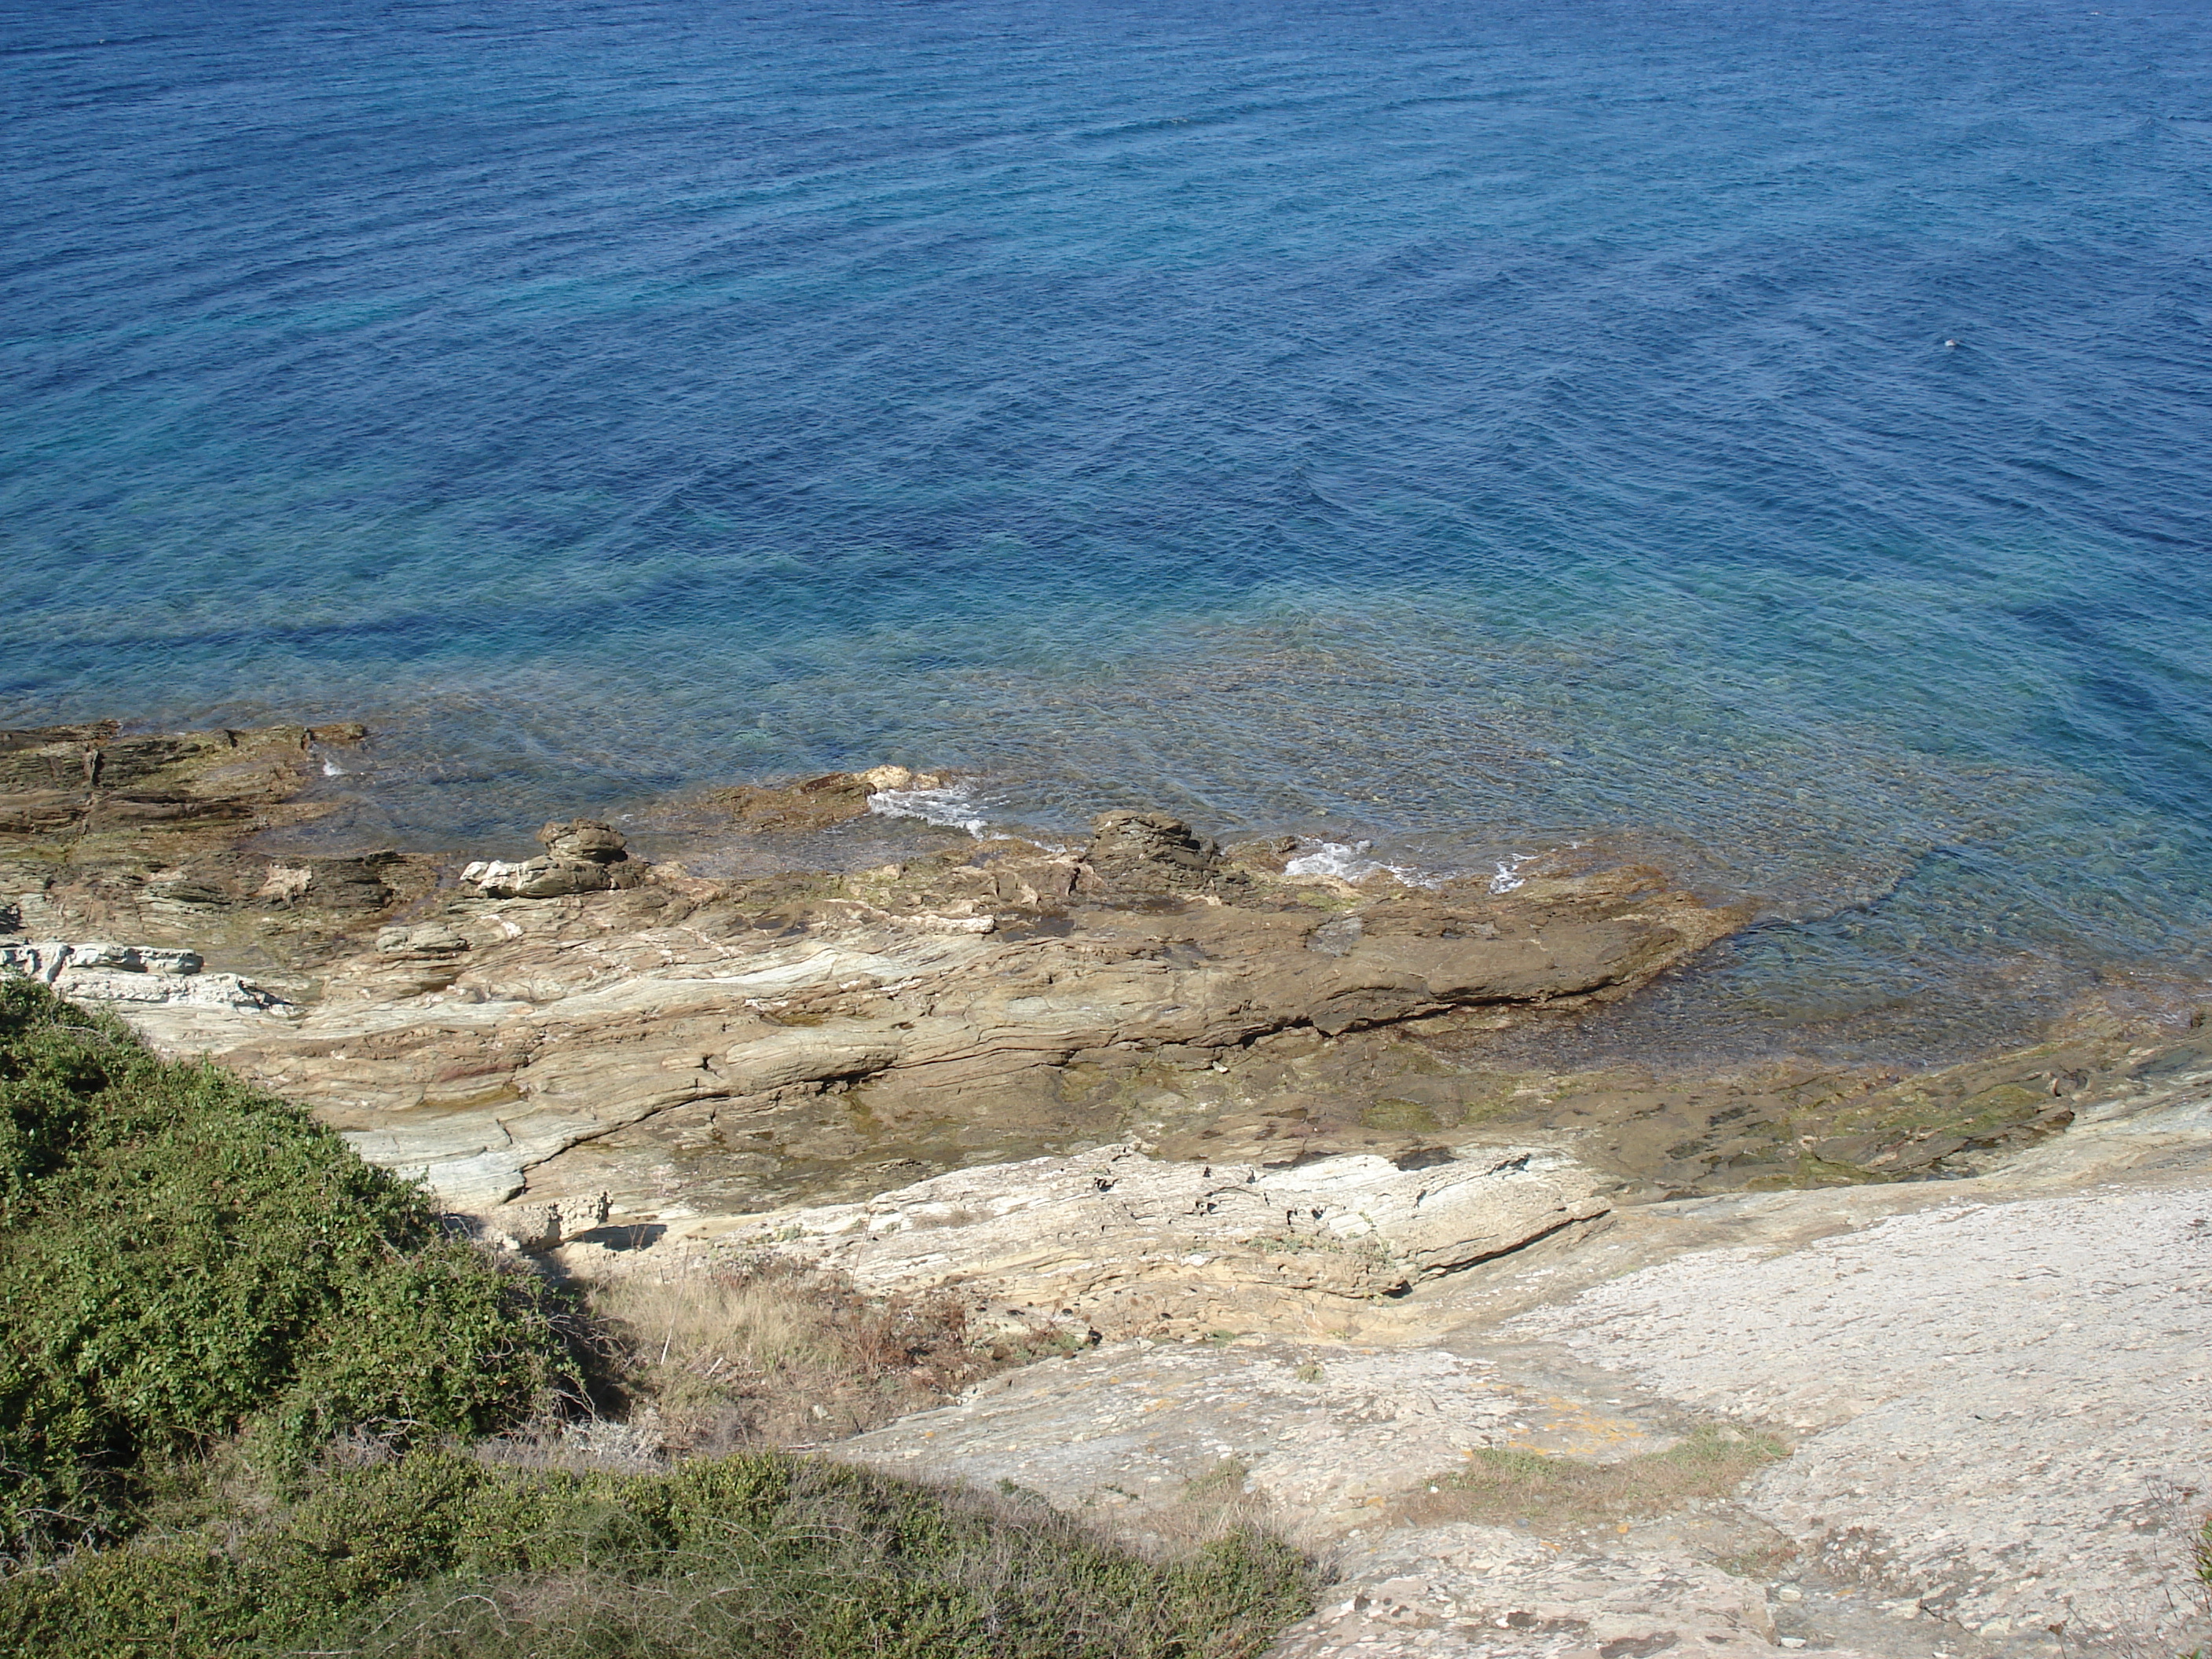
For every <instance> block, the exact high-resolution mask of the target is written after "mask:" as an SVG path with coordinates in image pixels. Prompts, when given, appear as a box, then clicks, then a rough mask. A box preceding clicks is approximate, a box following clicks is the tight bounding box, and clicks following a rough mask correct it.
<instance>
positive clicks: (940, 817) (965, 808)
mask: <svg viewBox="0 0 2212 1659" xmlns="http://www.w3.org/2000/svg"><path fill="white" fill-rule="evenodd" d="M868 811H871V812H873V813H875V814H877V815H878V817H886V818H920V819H921V821H922V822H923V823H934V824H939V825H942V826H943V827H944V828H945V829H965V830H966V831H967V832H968V833H969V835H971V836H974V837H975V839H976V840H977V841H981V840H982V839H983V836H984V832H985V830H986V829H987V828H988V827H989V826H988V824H987V822H986V821H985V820H984V818H983V817H981V814H979V813H978V812H977V811H975V792H974V791H973V790H971V789H969V787H968V786H967V785H966V784H958V783H957V784H954V785H952V786H951V787H950V788H946V789H878V790H877V791H876V793H874V794H872V795H871V796H869V797H868Z"/></svg>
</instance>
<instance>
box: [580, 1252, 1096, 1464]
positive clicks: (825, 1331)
mask: <svg viewBox="0 0 2212 1659" xmlns="http://www.w3.org/2000/svg"><path fill="white" fill-rule="evenodd" d="M582 1288H583V1290H584V1293H585V1297H586V1303H587V1304H588V1306H589V1308H590V1310H591V1313H592V1316H593V1318H594V1319H595V1320H596V1321H597V1322H599V1326H600V1328H601V1329H602V1330H603V1331H604V1332H605V1334H607V1335H608V1337H609V1338H610V1339H611V1343H612V1346H613V1348H614V1350H615V1352H614V1353H613V1355H612V1359H613V1367H612V1368H613V1370H614V1371H615V1372H616V1374H617V1377H618V1378H619V1386H620V1390H621V1392H622V1394H623V1395H625V1396H627V1398H626V1400H625V1401H624V1403H625V1404H626V1405H627V1407H628V1413H629V1419H630V1420H631V1422H632V1423H633V1424H635V1425H641V1426H642V1425H650V1426H651V1428H652V1429H653V1431H655V1432H656V1433H657V1435H658V1436H659V1438H660V1439H661V1440H662V1442H663V1443H665V1445H666V1446H667V1447H668V1448H669V1449H671V1450H672V1451H676V1452H678V1453H706V1454H720V1453H722V1452H726V1451H730V1450H732V1449H737V1448H740V1447H750V1446H797V1445H806V1444H811V1443H816V1442H819V1441H823V1440H832V1439H838V1438H842V1437H845V1436H848V1435H854V1434H860V1433H863V1432H865V1431H867V1430H869V1429H872V1428H875V1427H877V1426H878V1425H880V1424H884V1423H887V1422H889V1421H890V1419H893V1418H895V1417H898V1416H901V1415H902V1414H904V1413H908V1412H913V1411H921V1410H926V1409H927V1408H928V1407H932V1406H934V1405H937V1404H939V1403H941V1402H942V1401H945V1399H947V1398H949V1397H950V1396H951V1395H956V1394H957V1393H958V1392H959V1391H960V1390H961V1389H964V1388H966V1387H968V1386H969V1384H970V1383H975V1382H979V1381H981V1379H982V1378H984V1377H987V1376H992V1375H994V1373H996V1372H998V1371H1001V1370H1007V1369H1009V1368H1011V1367H1012V1366H1016V1365H1022V1364H1028V1363H1030V1361H1031V1360H1035V1359H1040V1358H1045V1357H1047V1356H1048V1355H1050V1354H1054V1353H1065V1352H1068V1350H1069V1349H1070V1348H1071V1347H1073V1346H1075V1342H1074V1340H1073V1339H1071V1338H1070V1337H1069V1336H1068V1335H1067V1334H1066V1333H1065V1332H1063V1331H1061V1330H1059V1329H1057V1328H1054V1327H1052V1326H1050V1325H1048V1324H1044V1323H1042V1322H1038V1323H1036V1324H1034V1325H1026V1326H1025V1325H1020V1324H1016V1325H1014V1326H1012V1327H1011V1328H1009V1327H1007V1326H1006V1325H1003V1324H998V1325H994V1326H992V1327H990V1328H979V1325H978V1322H976V1321H975V1319H974V1318H973V1317H972V1316H971V1314H970V1310H969V1307H968V1305H967V1304H965V1303H964V1302H963V1301H962V1300H961V1299H960V1298H958V1297H955V1296H951V1295H949V1294H943V1293H939V1294H933V1295H921V1296H888V1297H885V1296H870V1295H868V1294H866V1293H865V1292H863V1291H860V1290H859V1289H858V1288H856V1287H855V1286H854V1284H853V1282H852V1281H851V1280H850V1279H848V1278H847V1277H845V1276H844V1275H843V1274H842V1273H829V1272H825V1271H823V1270H821V1269H818V1268H815V1267H806V1266H804V1265H801V1264H799V1263H795V1262H791V1261H784V1260H782V1259H781V1258H780V1257H775V1256H767V1255H763V1256H757V1257H751V1258H745V1259H741V1260H729V1259H720V1260H713V1259H710V1260H705V1261H700V1260H696V1259H695V1260H693V1261H689V1262H685V1263H683V1264H680V1265H676V1266H671V1267H668V1268H665V1269H663V1270H662V1271H661V1272H659V1273H653V1274H647V1273H629V1274H624V1275H623V1276H621V1277H618V1278H609V1279H601V1280H599V1281H596V1282H592V1283H589V1284H586V1285H584V1286H583V1287H582Z"/></svg>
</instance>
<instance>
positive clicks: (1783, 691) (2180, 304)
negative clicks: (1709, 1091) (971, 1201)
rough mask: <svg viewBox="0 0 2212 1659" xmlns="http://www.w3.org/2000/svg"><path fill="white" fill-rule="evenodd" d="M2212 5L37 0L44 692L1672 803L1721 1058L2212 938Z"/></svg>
mask: <svg viewBox="0 0 2212 1659" xmlns="http://www.w3.org/2000/svg"><path fill="white" fill-rule="evenodd" d="M2208 21H2212V5H2208V4H2207V3H2203V0H2199V3H2195V4H2172V3H2156V4H2137V5H2120V6H2108V7H2102V8H2097V9H2091V8H2087V7H2081V6H2065V5H2058V4H2055V3H2047V0H1976V3H1967V4H1963V5H1954V6H1950V7H1946V8H1943V9H1941V10H1940V11H1934V10H1930V9H1926V8H1911V7H1906V6H1903V5H1894V4H1879V3H1877V4H1857V5H1851V6H1848V7H1847V6H1844V5H1842V4H1838V3H1826V0H1777V3H1714V4H1702V5H1700V4H1686V3H1660V4H1656V5H1653V4H1638V5H1634V6H1631V5H1626V4H1619V3H1607V0H1599V3H1592V4H1588V5H1584V6H1580V7H1577V8H1571V9H1563V8H1559V7H1544V6H1537V5H1533V4H1528V3H1525V0H1499V3H1496V4H1492V5H1487V6H1484V7H1480V8H1473V7H1452V6H1445V5H1439V4H1418V3H1408V4H1388V3H1373V4H1350V3H1342V4H1290V3H1285V4H1279V5H1269V6H1260V5H1237V4H1229V5H1218V4H1209V5H1204V6H1200V5H1198V4H1194V3H1190V4H1163V3H1137V4H1129V5H1123V6H1118V7H1113V8H1107V7H1103V6H1097V5H1085V4H1054V5H1046V4H1043V3H1041V0H935V3H927V4H918V3H910V4H898V3H887V4H877V5H872V6H866V7H862V6H852V5H835V4H832V5H817V6H799V5H794V4H790V3H775V0H756V3H753V4H750V5H749V6H727V5H724V6H716V5H709V4H707V3H704V0H696V3H676V0H597V3H572V4H562V3H553V4H547V3H538V4H533V5H530V6H522V5H519V4H512V3H500V0H491V3H471V4H469V5H466V6H463V5H459V4H455V3H450V0H407V3H377V4H369V3H313V0H294V3H277V0H246V3H242V4H240V5H238V6H235V7H233V8H228V9H225V10H223V11H222V13H220V14H212V13H209V12H207V11H205V9H199V8H186V7H184V6H182V5H180V4H178V3H174V0H93V3H89V4H87V5H82V6H79V7H75V8H71V9H69V10H68V11H67V12H65V13H56V12H53V11H52V10H46V9H40V10H33V9H30V8H28V7H26V6H22V5H21V4H17V3H0V89H4V97H5V105H4V107H5V110H6V115H7V122H8V129H9V135H10V142H9V152H10V167H9V176H8V180H7V183H6V185H5V186H4V194H0V226H4V229H5V236H4V240H0V353H3V354H4V359H0V360H4V362H5V364H6V367H7V371H8V380H9V387H10V394H9V398H7V399H6V400H5V401H4V403H0V723H5V724H8V725H16V726H21V725H28V724H35V723H40V722H44V721H52V720H76V719H89V718H98V717H106V716H119V717H123V718H125V719H128V720H131V721H132V722H134V723H135V724H137V725H140V726H181V725H190V724H194V723H207V722H213V721H224V722H228V723H231V724H245V723H250V722H252V721H254V720H267V719H334V718H353V719H363V720H368V721H369V722H370V723H371V724H372V725H374V726H375V727H376V728H377V729H378V733H379V738H378V743H377V744H376V745H375V747H374V750H372V751H371V753H370V754H369V756H368V757H367V763H366V764H365V765H363V764H361V763H356V762H355V761H347V762H346V763H345V764H346V765H348V766H349V767H355V768H356V772H355V775H351V776H349V777H344V778H338V779H335V780H333V781H332V783H331V787H332V789H333V790H334V791H335V792H340V793H344V794H345V795H346V796H347V797H348V798H349V812H348V816H347V817H346V820H345V821H346V823H348V824H349V825H350V826H352V827H353V829H355V830H356V831H357V832H358V833H361V834H364V835H367V834H372V833H373V834H374V835H375V836H377V837H379V838H381V839H386V840H391V841H396V842H401V843H404V844H409V845H416V846H426V847H428V846H440V847H447V846H461V845H467V846H474V847H483V848H486V849H487V850H507V849H510V848H516V847H519V846H520V844H523V843H525V842H526V837H527V831H528V829H529V828H530V827H531V826H532V825H533V824H535V823H537V822H538V821H540V820H542V819H543V818H544V817H549V816H555V815H559V816H567V815H568V814H569V813H571V812H574V811H587V810H589V811H621V810H626V809H629V808H631V807H635V806H637V805H639V804H641V803H643V802H646V801H647V800H650V799H654V798H657V797H663V796H666V795H668V794H671V793H681V792H683V791H684V790H687V789H692V788H696V787H701V786H704V785H708V784H714V783H723V782H728V781H733V780H737V779H744V778H755V779H757V778H767V777H774V776H778V775H789V774H793V773H801V772H807V771H814V770H821V769H829V768H833V767H842V766H854V765H870V764H875V763H882V762H886V761H896V762H902V763H908V764H911V765H918V766H925V767H950V768H957V769H964V770H966V771H968V772H969V773H971V774H972V775H974V778H975V799H976V801H977V803H978V806H977V810H978V811H982V812H985V813H986V814H987V816H989V817H991V818H992V819H993V820H994V821H995V822H1000V823H1006V824H1010V825H1014V826H1020V827H1025V828H1027V829H1030V830H1032V831H1033V832H1035V833H1038V834H1044V835H1051V834H1055V833H1066V832H1069V831H1072V830H1073V829H1075V828H1076V827H1078V826H1079V824H1080V823H1081V822H1082V820H1083V819H1084V818H1085V817H1086V816H1087V815H1088V814H1089V813H1091V812H1092V811H1097V810H1099V809H1101V808H1103V807H1107V806H1115V805H1131V804H1139V805H1158V806H1162V807H1165V808H1168V809H1170V810H1172V811H1177V812H1179V813H1181V814H1182V815H1183V816H1186V817H1189V818H1191V819H1192V820H1193V821H1194V823H1199V824H1200V826H1201V827H1203V828H1205V829H1207V830H1209V831H1212V832H1213V833H1216V834H1221V835H1225V836H1237V835H1240V834H1248V833H1281V832H1285V831H1287V832H1293V833H1297V834H1301V835H1304V836H1310V837H1312V838H1314V839H1315V840H1316V841H1320V840H1322V839H1328V840H1333V841H1338V842H1352V841H1357V840H1372V841H1373V842H1375V843H1376V852H1375V854H1373V855H1374V856H1376V857H1383V858H1388V859H1389V860H1392V861H1395V862H1402V863H1405V864H1407V866H1419V867H1421V868H1424V869H1430V870H1459V869H1474V870H1477V871H1484V870H1488V869H1490V868H1492V866H1494V864H1495V863H1496V862H1498V861H1499V860H1511V859H1513V858H1516V857H1518V856H1523V855H1526V854H1533V853H1541V852H1543V851H1546V850H1547V849H1550V848H1559V847H1562V846H1565V845H1566V844H1568V843H1570V842H1576V841H1583V842H1593V843H1595V844H1596V845H1597V846H1599V847H1601V848H1620V849H1621V852H1622V855H1624V856H1626V855H1629V854H1634V855H1638V856H1649V857H1652V858H1655V859H1656V860H1658V861H1660V862H1662V864H1664V865H1666V866H1668V867H1669V868H1670V869H1672V870H1674V871H1676V872H1679V873H1680V874H1681V875H1682V876H1683V877H1684V878H1685V879H1686V880H1689V881H1691V882H1692V883H1693V884H1696V885H1697V886H1698V887H1699V889H1700V890H1704V891H1706V892H1709V893H1711V894H1712V895H1714V896H1720V897H1731V898H1733V897H1747V898H1749V899H1751V900H1753V902H1756V903H1757V904H1758V905H1759V908H1760V911H1761V914H1762V915H1764V916H1765V917H1766V918H1767V919H1768V921H1767V924H1766V925H1765V926H1763V927H1760V928H1759V929H1757V930H1755V931H1754V932H1753V933H1751V934H1749V935H1747V936H1746V938H1744V939H1741V940H1740V941H1738V942H1736V943H1735V944H1734V945H1729V946H1728V947H1724V948H1723V950H1722V951H1719V952H1717V953H1716V954H1715V955H1714V956H1712V957H1711V958H1710V959H1709V960H1708V961H1707V962H1706V963H1705V964H1703V965H1702V966H1701V967H1700V968H1699V969H1698V971H1697V972H1696V973H1695V974H1694V975H1691V976H1690V977H1689V978H1688V979H1687V980H1686V981H1684V982H1682V983H1680V984H1679V985H1677V986H1675V987H1671V988H1670V989H1669V991H1668V993H1667V994H1666V997H1665V998H1664V999H1663V1001H1664V1004H1665V1006H1666V1008H1667V1010H1668V1013H1667V1015H1666V1020H1667V1022H1668V1030H1669V1031H1670V1032H1671V1033H1672V1036H1671V1037H1670V1039H1669V1040H1671V1041H1673V1042H1675V1043H1676V1044H1677V1045H1678V1046H1680V1045H1689V1046H1692V1047H1694V1046H1696V1045H1699V1044H1704V1045H1706V1046H1708V1047H1710V1048H1713V1049H1715V1050H1716V1051H1719V1050H1728V1051H1729V1052H1737V1051H1741V1052H1745V1053H1752V1052H1760V1051H1765V1050H1769V1049H1774V1048H1790V1047H1796V1048H1808V1047H1809V1048H1821V1047H1823V1045H1826V1047H1827V1048H1832V1049H1834V1050H1836V1051H1838V1052H1844V1051H1848V1052H1850V1053H1854V1054H1857V1053H1879V1054H1903V1055H1929V1054H1939V1053H1944V1052H1952V1051H1958V1050H1960V1049H1962V1048H1971V1047H1972V1046H1974V1045H1976V1044H1986V1043H1990V1042H1997V1041H2001V1040H2002V1039H2003V1038H2004V1037H2005V1036H2008V1034H2016V1033H2019V1032H2022V1031H2025V1030H2027V1028H2028V1027H2029V1026H2030V1025H2031V1024H2033V1021H2035V1020H2036V1019H2039V1018H2044V1017H2045V1016H2047V1015H2048V1014H2050V1013H2051V1012H2054V1011H2055V1010H2057V1008H2058V1007H2060V1006H2063V1004H2064V1001H2065V1000H2066V999H2067V998H2068V997H2069V996H2070V995H2072V994H2075V993H2076V992H2078V991H2080V990H2081V989H2082V988H2083V987H2086V986H2087V985H2089V984H2091V983H2093V982H2094V981H2095V980H2096V979H2097V978H2098V976H2099V975H2107V976H2109V975H2130V974H2152V975H2156V974H2166V975H2179V976H2180V977H2182V978H2184V979H2186V980H2191V981H2202V980H2203V978H2204V977H2205V976H2206V956H2205V952H2206V947H2207V945H2208V943H2212V927H2208V924H2212V831H2208V823H2212V706H2208V700H2207V690H2208V685H2212V650H2208V643H2212V641H2208V629H2207V626H2206V617H2207V616H2208V609H2209V607H2208V599H2212V567H2208V561H2207V559H2206V553H2207V550H2208V543H2212V535H2208V529H2212V510H2208V506H2207V499H2206V489H2205V482H2204V481H2205V480H2206V479H2207V478H2208V477H2212V421H2208V420H2207V418H2206V410H2207V407H2208V392H2212V333H2208V325H2212V44H2208V42H2212V33H2208V31H2207V29H2206V28H2205V27H2204V26H2205V24H2206V23H2207V22H2208ZM1652 1040H1653V1041H1655V1042H1656V1041H1657V1040H1658V1039H1656V1038H1654V1039H1652Z"/></svg>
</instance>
